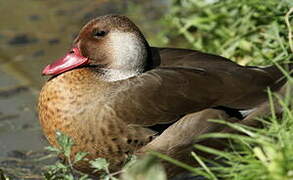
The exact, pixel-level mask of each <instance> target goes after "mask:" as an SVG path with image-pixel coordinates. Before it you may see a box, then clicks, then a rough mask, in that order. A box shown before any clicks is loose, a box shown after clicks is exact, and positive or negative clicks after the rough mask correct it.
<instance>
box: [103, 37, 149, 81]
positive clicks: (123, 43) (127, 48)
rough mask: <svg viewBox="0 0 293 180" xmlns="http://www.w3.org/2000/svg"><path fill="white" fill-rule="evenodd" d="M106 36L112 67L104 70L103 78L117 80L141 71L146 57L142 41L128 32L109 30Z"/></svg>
mask: <svg viewBox="0 0 293 180" xmlns="http://www.w3.org/2000/svg"><path fill="white" fill-rule="evenodd" d="M108 37H109V41H108V42H107V43H108V47H109V49H110V53H111V54H112V58H113V61H112V64H111V67H112V68H111V69H107V70H106V71H105V76H104V78H105V80H107V81H117V80H122V79H127V78H129V77H132V76H136V75H138V74H140V73H142V72H143V67H144V64H145V63H146V57H147V49H146V47H145V44H144V42H143V41H142V40H141V39H140V38H138V37H137V36H136V35H135V34H133V33H129V32H118V31H115V32H110V33H109V34H108Z"/></svg>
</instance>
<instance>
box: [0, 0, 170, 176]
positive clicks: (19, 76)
mask: <svg viewBox="0 0 293 180" xmlns="http://www.w3.org/2000/svg"><path fill="white" fill-rule="evenodd" d="M167 8H168V4H167V3H166V1H163V0H162V1H155V0H148V1H139V0H136V1H135V0H133V1H122V0H110V1H107V0H82V1H80V0H50V1H48V0H47V1H45V0H24V1H23V0H0V12H1V16H0V168H2V169H4V170H5V169H7V171H9V166H10V165H11V163H12V164H13V163H17V162H19V160H21V159H29V158H28V157H30V156H34V157H38V158H39V155H37V154H36V153H35V152H39V151H42V150H43V148H44V147H45V146H47V142H46V139H45V138H44V137H43V135H42V132H41V129H40V127H39V122H38V119H37V112H36V100H37V96H38V93H39V90H40V88H41V86H42V84H43V83H44V82H45V80H46V79H47V77H42V76H41V74H40V72H41V71H42V68H43V67H44V66H45V65H46V64H48V63H49V62H52V61H53V60H55V59H57V58H58V57H60V56H62V55H63V54H64V53H65V52H66V51H67V50H68V48H69V47H70V44H71V43H72V40H73V39H74V37H75V36H76V34H77V33H78V31H79V29H80V28H81V27H82V25H84V24H85V23H86V22H87V21H88V20H90V19H92V18H94V17H97V16H100V15H104V14H109V13H120V14H125V15H128V16H129V17H130V18H131V19H132V20H134V21H135V23H136V24H137V25H138V26H139V27H140V28H141V29H142V31H143V33H144V34H145V35H146V36H147V38H148V39H149V40H151V42H156V39H155V36H154V34H156V33H158V31H159V29H160V28H162V27H160V24H159V23H158V20H159V18H160V17H161V16H162V15H163V14H164V13H165V12H166V10H167ZM26 168H28V169H29V168H30V167H26ZM25 173H26V170H24V174H25ZM19 176H21V175H19ZM23 177H25V176H23Z"/></svg>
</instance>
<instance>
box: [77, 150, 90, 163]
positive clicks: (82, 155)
mask: <svg viewBox="0 0 293 180" xmlns="http://www.w3.org/2000/svg"><path fill="white" fill-rule="evenodd" d="M86 155H88V153H87V152H78V153H77V154H76V155H75V158H74V163H76V162H78V161H80V160H83V159H84V157H85V156H86Z"/></svg>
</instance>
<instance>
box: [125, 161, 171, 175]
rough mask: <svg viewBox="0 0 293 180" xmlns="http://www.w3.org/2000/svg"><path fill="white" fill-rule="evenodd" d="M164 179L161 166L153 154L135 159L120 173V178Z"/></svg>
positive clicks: (163, 171)
mask: <svg viewBox="0 0 293 180" xmlns="http://www.w3.org/2000/svg"><path fill="white" fill-rule="evenodd" d="M154 179H155V180H166V179H167V176H166V173H165V170H164V168H163V166H162V165H161V164H160V163H159V161H158V160H157V158H155V157H154V156H147V157H145V158H144V159H141V160H137V161H136V162H135V163H134V164H133V165H132V166H131V167H129V168H128V169H126V171H125V172H124V173H123V174H122V180H154Z"/></svg>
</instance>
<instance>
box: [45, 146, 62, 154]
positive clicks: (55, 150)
mask: <svg viewBox="0 0 293 180" xmlns="http://www.w3.org/2000/svg"><path fill="white" fill-rule="evenodd" d="M45 149H46V150H48V151H51V152H55V153H58V154H59V153H61V151H60V149H58V148H55V147H53V146H47V147H45Z"/></svg>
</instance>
